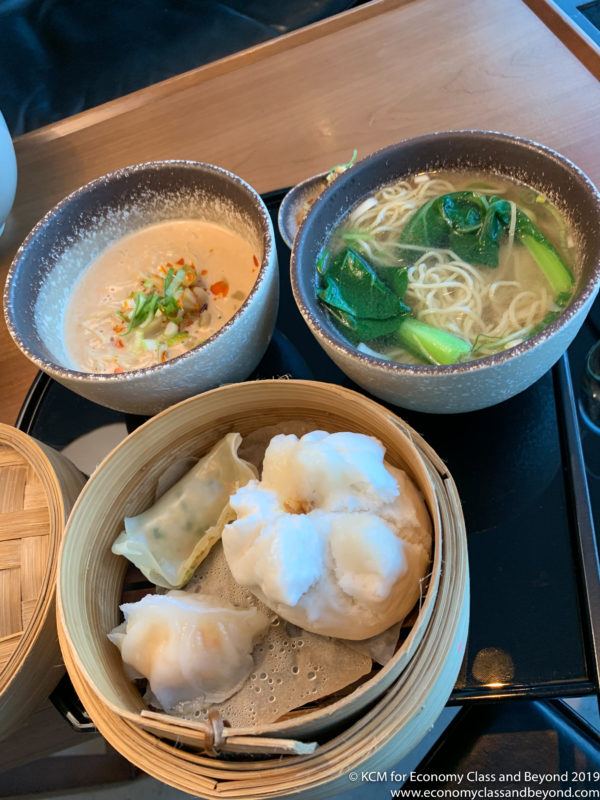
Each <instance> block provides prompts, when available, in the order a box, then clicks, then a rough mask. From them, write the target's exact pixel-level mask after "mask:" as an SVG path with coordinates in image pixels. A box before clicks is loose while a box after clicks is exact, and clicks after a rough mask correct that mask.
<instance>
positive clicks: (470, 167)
mask: <svg viewBox="0 0 600 800" xmlns="http://www.w3.org/2000/svg"><path fill="white" fill-rule="evenodd" d="M599 264H600V195H599V193H598V191H597V189H596V188H595V186H594V185H593V184H592V182H591V181H590V180H589V178H587V176H586V175H585V174H584V173H583V172H582V171H581V170H580V169H579V168H578V167H576V166H575V165H574V164H573V163H572V162H571V161H569V160H568V159H567V158H565V157H564V156H562V155H560V154H559V153H556V152H555V151H553V150H551V149H550V148H548V147H546V146H544V145H541V144H538V143H536V142H533V141H530V140H527V139H523V138H519V137H516V136H512V135H508V134H503V133H494V132H489V131H450V132H442V133H433V134H428V135H424V136H419V137H417V138H414V139H409V140H406V141H403V142H399V143H397V144H393V145H391V146H389V147H386V148H384V149H382V150H379V151H377V152H375V153H373V154H372V155H370V156H368V157H366V158H364V159H363V160H362V161H359V162H358V163H357V164H355V165H354V166H353V167H352V168H351V169H350V170H348V171H347V172H346V173H344V174H343V175H341V176H340V177H338V178H337V180H336V181H335V182H334V183H333V184H332V185H331V186H329V187H328V188H327V189H326V190H325V191H324V192H323V194H322V195H321V196H320V197H319V199H318V200H317V201H316V202H315V203H314V205H313V206H312V208H311V210H310V211H309V213H308V215H307V217H306V219H305V220H304V222H303V224H302V225H301V227H300V229H299V231H298V234H297V236H296V238H295V240H294V246H293V250H292V288H293V291H294V297H295V300H296V302H297V304H298V307H299V309H300V311H301V313H302V315H303V317H304V319H305V321H306V323H307V324H308V326H309V328H310V330H311V331H312V333H313V334H314V336H315V337H316V338H317V340H318V341H319V343H320V344H321V346H322V347H323V348H324V349H325V351H326V352H327V353H328V355H329V356H330V357H331V358H332V359H333V361H335V363H336V364H337V365H338V366H339V367H340V368H341V369H342V370H343V371H344V372H345V373H346V374H347V375H348V376H349V377H350V378H351V379H352V380H354V381H355V382H356V383H357V384H359V385H360V386H361V387H362V388H363V389H366V390H367V391H368V392H370V393H371V394H373V395H375V396H377V397H379V398H382V399H383V400H385V401H387V402H390V403H393V404H395V405H398V406H401V407H404V408H409V409H414V410H417V411H423V412H429V413H459V412H469V411H474V410H476V409H480V408H485V407H487V406H491V405H494V404H496V403H499V402H501V401H503V400H506V399H507V398H509V397H512V396H514V395H516V394H518V393H519V392H521V391H523V390H525V389H526V388H527V387H529V386H530V385H531V384H533V383H534V382H535V381H536V380H537V379H538V378H540V377H541V376H542V375H543V374H544V373H545V372H546V371H547V370H548V369H550V367H551V366H552V365H553V364H554V363H555V362H556V361H557V360H558V359H559V358H560V356H561V355H562V354H563V353H564V351H565V350H566V348H567V347H568V345H569V344H570V342H571V341H572V340H573V338H574V337H575V335H576V334H577V332H578V330H579V328H580V327H581V325H582V324H583V321H584V319H585V316H586V314H587V312H588V311H589V308H590V306H591V304H592V302H593V300H594V297H595V296H596V293H597V291H598V286H599V282H600V266H599Z"/></svg>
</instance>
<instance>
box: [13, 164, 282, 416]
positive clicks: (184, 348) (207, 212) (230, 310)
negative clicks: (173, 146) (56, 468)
mask: <svg viewBox="0 0 600 800" xmlns="http://www.w3.org/2000/svg"><path fill="white" fill-rule="evenodd" d="M278 297H279V284H278V267H277V254H276V250H275V246H274V240H273V226H272V223H271V220H270V217H269V214H268V212H267V209H266V207H265V205H264V204H263V202H262V200H261V198H260V196H259V195H258V194H257V193H256V192H255V191H254V189H252V188H251V187H250V186H249V185H248V184H247V183H246V182H245V181H243V180H242V179H241V178H239V177H237V176H236V175H234V174H232V173H231V172H228V171H227V170H225V169H222V168H220V167H217V166H213V165H210V164H203V163H199V162H193V161H158V162H150V163H144V164H137V165H133V166H128V167H124V168H122V169H119V170H117V171H115V172H112V173H110V174H108V175H104V176H102V177H99V178H97V179H95V180H93V181H92V182H91V183H88V184H86V185H85V186H83V187H81V188H80V189H77V190H76V191H75V192H73V193H72V194H70V195H69V196H68V197H66V198H65V199H64V200H62V201H61V202H60V203H58V205H57V206H55V207H54V208H53V209H52V210H51V211H49V212H48V214H46V216H45V217H43V219H42V220H41V221H40V222H39V223H38V224H37V225H36V226H35V227H34V228H33V230H32V231H31V233H30V234H29V235H28V236H27V238H26V239H25V241H24V242H23V244H22V245H21V247H20V248H19V250H18V252H17V254H16V256H15V259H14V261H13V264H12V266H11V269H10V271H9V275H8V279H7V283H6V289H5V294H4V310H5V316H6V321H7V325H8V328H9V331H10V333H11V335H12V337H13V339H14V340H15V342H16V343H17V345H18V346H19V347H20V349H21V350H22V352H23V353H24V354H25V355H26V356H27V357H28V358H29V359H31V360H32V361H33V362H34V363H35V364H36V365H37V366H38V367H39V368H40V369H42V370H43V371H44V372H46V373H48V374H49V375H51V376H52V377H53V378H55V379H56V380H57V381H58V382H60V383H62V384H63V385H65V386H67V387H68V388H69V389H72V390H73V391H74V392H77V393H78V394H80V395H83V396H84V397H87V398H88V399H90V400H93V401H95V402H97V403H100V404H102V405H105V406H108V407H110V408H114V409H117V410H120V411H124V412H127V413H135V414H145V415H151V414H154V413H157V412H158V411H160V410H162V409H164V408H166V407H167V406H169V405H171V404H172V403H174V402H177V401H179V400H182V399H184V398H186V397H189V396H191V395H194V394H197V393H198V392H201V391H204V390H206V389H210V388H213V387H215V386H219V385H221V384H223V383H230V382H234V381H239V380H243V379H245V378H246V377H248V375H249V374H250V373H251V372H252V370H253V369H254V368H255V367H256V365H257V364H258V362H259V361H260V359H261V358H262V356H263V354H264V352H265V350H266V348H267V345H268V343H269V341H270V338H271V335H272V332H273V327H274V324H275V317H276V313H277V305H278Z"/></svg>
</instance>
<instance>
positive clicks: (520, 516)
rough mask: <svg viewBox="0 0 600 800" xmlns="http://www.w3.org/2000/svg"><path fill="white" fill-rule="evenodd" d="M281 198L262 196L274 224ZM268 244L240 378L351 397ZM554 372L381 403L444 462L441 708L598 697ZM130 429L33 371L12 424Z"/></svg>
mask: <svg viewBox="0 0 600 800" xmlns="http://www.w3.org/2000/svg"><path fill="white" fill-rule="evenodd" d="M282 196H283V194H282V193H281V192H278V193H272V194H271V195H267V196H266V197H265V200H266V201H267V204H268V206H269V209H270V211H271V214H272V216H273V219H274V221H275V227H276V215H277V209H278V205H279V202H280V201H281V198H282ZM277 240H278V241H277V246H278V253H279V260H280V271H281V278H282V281H281V284H282V285H281V305H280V311H279V317H278V322H277V330H276V333H275V336H274V338H273V341H272V343H271V345H270V346H269V349H268V351H267V353H266V355H265V357H264V359H263V361H262V362H261V364H260V365H259V367H258V368H257V370H256V372H255V373H254V375H253V376H251V377H253V378H270V377H277V376H280V375H289V376H292V377H295V378H308V379H315V380H322V381H328V382H333V383H339V384H341V385H344V386H347V387H349V388H352V389H356V390H358V391H362V390H360V389H359V387H357V386H356V385H355V384H353V383H352V382H351V381H350V380H349V379H348V378H347V377H346V376H345V375H344V374H343V373H342V372H341V371H340V370H339V369H338V368H337V367H336V366H335V365H334V364H333V362H331V360H330V359H329V358H328V357H327V356H326V355H325V353H324V351H323V350H322V349H321V348H320V346H319V345H318V344H317V342H316V341H315V340H314V338H313V337H312V335H311V333H310V332H309V330H308V328H307V326H306V325H305V323H304V321H303V320H302V318H301V317H300V314H299V312H298V310H297V308H296V305H295V303H294V300H293V297H292V293H291V289H290V283H289V270H288V265H289V251H288V249H287V247H286V246H285V245H284V244H283V242H282V241H281V240H280V239H279V235H278V234H277ZM597 305H598V304H597ZM594 313H597V307H596V309H595V311H594ZM594 336H595V337H596V338H597V336H598V332H597V331H596V332H594V329H593V323H592V322H590V323H586V326H585V328H584V330H583V331H582V333H581V334H580V335H579V336H578V338H577V340H576V342H575V343H574V345H573V346H572V348H571V351H570V352H572V353H573V354H574V357H573V361H574V363H575V364H576V366H577V369H574V377H575V385H576V386H577V381H578V379H579V373H578V371H577V370H578V369H579V365H580V363H582V358H583V355H582V354H583V353H584V352H585V349H586V347H587V344H588V341H589V343H590V344H591V343H592V342H593V341H594V340H595V339H594ZM590 339H591V341H590ZM309 365H310V366H309ZM566 365H567V361H566V360H565V359H563V360H562V361H561V362H559V365H557V367H555V368H554V369H553V370H552V371H551V372H549V373H547V374H546V375H544V376H543V377H542V378H541V379H540V380H539V381H537V383H535V384H534V385H533V386H532V387H531V388H530V389H528V390H527V391H525V392H523V393H521V394H520V395H518V396H517V397H515V398H512V399H511V400H508V401H506V402H504V403H502V404H500V405H497V406H495V407H493V408H489V409H484V410H482V411H477V412H473V413H470V414H458V415H448V416H445V415H429V414H420V413H416V412H409V411H405V410H403V409H398V408H394V407H392V406H390V408H392V410H393V411H395V412H396V413H398V414H399V415H400V416H401V417H403V418H404V419H405V420H406V421H407V422H408V423H409V424H410V425H411V426H412V427H414V428H415V429H416V430H417V431H418V432H419V433H421V434H422V435H423V437H424V438H425V439H426V440H427V441H428V442H429V443H430V444H431V445H432V447H433V448H434V449H435V450H436V451H437V453H438V454H439V455H440V456H441V458H442V459H443V460H444V461H445V462H446V463H447V464H448V467H449V469H450V471H451V472H452V475H453V477H454V479H455V481H456V484H457V486H458V490H459V493H460V496H461V501H462V503H463V509H464V514H465V519H466V526H467V536H468V547H469V561H470V576H471V621H470V631H469V640H468V645H467V648H466V656H465V661H464V664H463V668H462V672H461V674H460V676H459V680H458V682H457V685H456V687H455V690H454V692H453V695H452V698H451V701H452V702H461V703H463V702H465V701H470V700H478V699H492V698H494V699H496V698H508V697H515V696H527V697H546V696H568V695H577V694H587V693H591V692H594V691H596V690H597V675H596V669H597V664H596V652H595V649H594V638H593V635H592V634H593V632H594V626H595V624H596V622H597V616H598V614H599V613H600V609H598V608H597V602H596V601H597V600H598V598H597V596H596V594H595V590H596V588H597V581H598V574H597V564H592V565H591V572H590V564H589V563H588V578H587V580H584V577H585V576H584V574H583V571H582V542H581V536H580V534H581V529H582V527H583V528H584V529H585V530H584V533H585V534H586V535H587V537H588V540H589V538H590V536H591V537H592V538H593V529H592V530H591V531H590V524H589V523H590V521H591V513H590V507H589V503H587V494H586V487H585V479H584V474H585V473H584V471H583V469H582V468H581V469H580V470H579V471H578V469H577V462H576V459H575V462H573V460H572V458H571V456H572V455H573V453H574V452H575V451H576V450H577V448H578V446H579V444H580V442H579V434H578V428H577V419H576V411H575V406H574V404H573V401H572V392H571V387H570V385H569V372H568V369H567V367H566ZM140 421H142V418H140V417H131V416H126V415H123V414H120V413H119V412H115V411H110V410H108V409H105V408H102V407H100V406H98V405H95V404H93V403H90V402H89V401H87V400H84V399H83V398H81V397H79V396H77V395H75V394H73V393H72V392H70V391H69V390H67V389H65V388H63V387H62V386H60V385H58V384H57V383H55V382H54V381H52V380H51V379H49V378H47V376H45V375H40V376H39V377H38V379H37V381H36V383H35V384H34V386H33V387H32V390H31V392H30V394H29V397H28V399H27V401H26V403H25V405H24V407H23V410H22V413H21V416H20V419H19V422H18V425H19V427H21V428H23V429H24V430H26V431H27V432H28V433H30V434H31V435H33V436H35V437H36V438H38V439H40V440H42V441H44V442H46V443H48V444H50V445H52V446H54V447H56V448H58V449H62V448H64V447H65V446H66V445H68V444H70V443H71V442H72V441H73V440H75V439H77V438H78V437H81V436H82V435H83V434H85V433H88V432H90V431H93V430H94V429H96V428H98V427H100V426H105V425H111V424H114V423H121V424H122V423H125V425H126V427H127V430H133V429H134V428H135V427H136V426H137V425H138V424H139V422H140ZM123 431H124V432H125V429H123ZM584 444H586V451H585V452H586V459H587V457H588V455H589V454H590V453H592V456H590V462H589V463H590V464H591V466H590V467H589V469H591V470H592V474H590V475H589V477H590V478H591V480H590V489H591V490H592V506H593V508H594V513H595V514H596V516H598V513H599V510H600V457H599V454H598V451H599V450H600V447H598V445H599V444H600V439H599V437H597V436H594V434H592V433H589V434H588V432H587V430H586V431H585V433H584ZM594 457H595V461H594ZM580 466H581V465H580ZM578 489H579V492H578V491H577V490H578ZM578 496H579V500H577V497H578ZM581 498H583V502H582V499H581ZM582 519H583V526H582ZM586 524H587V528H586ZM587 544H588V547H589V546H590V541H588V543H587ZM592 550H593V548H592ZM588 560H589V559H588ZM590 576H591V577H590ZM590 581H591V585H590Z"/></svg>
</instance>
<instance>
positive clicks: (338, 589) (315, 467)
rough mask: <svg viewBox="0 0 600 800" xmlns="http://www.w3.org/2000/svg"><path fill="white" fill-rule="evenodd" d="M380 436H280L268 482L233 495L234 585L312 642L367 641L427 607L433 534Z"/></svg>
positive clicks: (266, 471) (230, 548) (230, 543)
mask: <svg viewBox="0 0 600 800" xmlns="http://www.w3.org/2000/svg"><path fill="white" fill-rule="evenodd" d="M384 456H385V449H384V447H383V445H382V444H381V442H379V441H378V440H377V439H375V438H374V437H371V436H365V435H363V434H358V433H347V432H340V433H331V434H330V433H327V432H325V431H311V432H310V433H307V434H306V435H304V436H303V437H302V438H300V439H298V437H297V436H295V435H294V434H292V435H283V434H280V435H278V436H275V437H274V438H273V439H272V440H271V442H270V444H269V446H268V448H267V451H266V453H265V457H264V462H263V473H262V479H261V480H260V481H257V480H251V481H249V482H248V483H247V484H246V486H244V487H241V488H240V489H238V490H237V492H236V493H235V494H234V495H232V497H231V499H230V505H231V507H232V508H233V509H234V511H235V512H236V515H237V519H236V520H235V521H234V522H231V523H229V524H228V525H226V526H225V528H224V529H223V548H224V552H225V556H226V558H227V563H228V564H229V567H230V569H231V572H232V574H233V576H234V578H235V579H236V580H237V581H238V583H240V584H241V585H242V586H245V587H246V588H248V589H250V590H251V591H252V592H253V593H254V594H255V595H256V596H257V597H258V598H259V599H260V600H261V601H262V602H263V603H265V604H266V605H267V606H269V608H272V609H273V610H274V611H275V612H276V613H277V614H279V615H280V616H281V617H283V618H284V619H286V620H288V621H289V622H292V623H293V624H295V625H299V626H300V627H301V628H304V629H305V630H308V631H311V632H312V633H320V634H323V635H326V636H335V637H340V638H343V639H367V638H369V637H371V636H375V635H377V634H379V633H382V632H383V631H384V630H386V629H387V628H389V627H391V626H392V625H394V624H395V623H397V622H400V621H401V620H402V619H404V617H405V616H406V615H407V614H408V613H409V612H410V611H411V609H412V607H413V606H414V605H415V603H416V602H417V601H418V599H419V596H420V589H421V579H422V578H423V577H424V576H425V575H426V574H427V572H428V569H429V564H430V560H431V549H432V528H431V521H430V518H429V514H428V511H427V508H426V505H425V502H424V500H423V498H422V496H421V494H420V492H419V490H418V489H417V487H416V486H415V484H414V483H413V482H412V480H411V479H410V477H409V476H408V475H407V474H406V472H404V470H401V469H397V468H395V467H393V466H391V465H389V464H387V463H386V462H385V461H384Z"/></svg>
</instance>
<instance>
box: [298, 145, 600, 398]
mask: <svg viewBox="0 0 600 800" xmlns="http://www.w3.org/2000/svg"><path fill="white" fill-rule="evenodd" d="M455 169H473V170H478V171H485V172H492V173H495V174H501V175H505V176H507V177H512V178H515V179H517V180H519V181H521V182H523V183H526V184H528V185H529V186H531V187H533V188H534V189H536V190H537V191H539V192H541V193H543V194H544V195H546V196H547V197H548V198H549V199H550V200H552V201H553V202H554V204H555V205H556V206H557V207H558V209H559V210H560V211H562V213H563V214H564V215H565V216H566V217H567V219H568V220H569V222H570V224H571V226H572V230H573V234H574V237H575V241H576V243H577V249H578V259H577V261H578V263H577V265H576V272H577V287H576V290H575V294H574V299H573V300H572V302H571V303H570V305H569V306H568V307H567V308H566V310H565V311H564V312H563V313H562V314H561V315H560V316H559V317H558V319H557V320H556V321H555V322H553V323H552V324H551V325H549V326H548V327H546V328H545V329H544V330H542V331H541V332H540V333H538V334H537V335H535V336H533V337H531V338H530V339H528V340H526V341H524V342H523V343H521V344H519V345H517V346H515V347H513V348H511V349H509V350H506V351H504V352H502V353H500V354H497V355H494V356H488V357H486V358H482V359H479V360H476V361H469V362H466V363H463V364H456V365H450V366H413V365H408V364H400V363H395V362H391V361H385V360H383V359H381V358H377V357H375V356H371V355H366V354H364V353H362V352H359V351H358V350H357V349H356V348H355V347H353V346H352V345H351V344H349V343H348V342H347V341H346V340H345V339H344V338H343V337H342V336H341V334H340V333H338V331H337V329H336V328H335V327H334V326H333V324H332V323H331V321H330V320H329V318H328V315H327V313H326V312H325V311H324V310H323V308H322V307H321V305H320V304H319V303H318V301H317V297H316V289H317V286H316V277H317V276H316V269H315V264H316V261H317V257H318V255H319V252H320V251H321V249H322V248H323V246H324V244H325V243H326V242H327V240H328V237H329V235H330V234H331V232H332V230H333V229H334V228H335V227H336V225H337V224H339V222H340V221H341V219H342V217H343V216H344V215H345V214H346V212H348V211H349V209H351V208H352V207H353V206H354V205H356V204H357V203H358V202H359V201H360V200H362V199H364V198H365V197H368V196H369V195H370V194H372V193H373V192H374V191H375V190H377V189H378V188H379V187H380V186H382V185H384V184H389V183H392V182H394V181H396V180H398V179H400V178H404V177H406V176H407V175H410V174H414V173H420V172H430V171H432V170H455ZM599 283H600V195H599V193H598V191H597V189H596V188H595V187H594V185H593V184H592V183H591V182H590V180H589V179H588V178H587V177H586V176H585V175H584V174H583V173H582V172H581V170H579V169H578V168H577V167H576V166H575V165H574V164H572V163H571V162H570V161H569V160H568V159H566V158H564V157H563V156H561V155H559V154H558V153H556V152H554V151H553V150H551V149H549V148H547V147H544V146H543V145H540V144H537V143H536V142H532V141H529V140H527V139H521V138H518V137H515V136H509V135H507V134H502V133H493V132H489V131H450V132H443V133H434V134H429V135H426V136H420V137H417V138H415V139H409V140H406V141H403V142H399V143H398V144H394V145H391V146H390V147H386V148H384V149H383V150H379V151H377V152H376V153H373V154H372V155H370V156H368V157H367V158H365V159H363V160H362V161H360V162H359V163H357V164H355V165H354V167H353V168H352V169H351V170H349V171H348V172H347V173H345V174H343V175H341V176H340V177H338V179H337V180H336V181H335V182H334V183H333V184H332V185H331V186H330V187H329V188H327V189H326V190H325V191H324V192H323V194H322V195H321V196H320V197H319V199H318V200H316V202H315V203H314V205H313V206H312V208H311V210H310V211H309V213H308V215H307V217H306V219H305V220H304V222H303V223H302V225H301V227H300V230H299V231H298V235H297V236H296V238H295V240H294V247H293V250H292V288H293V291H294V297H295V299H296V302H297V304H298V307H299V309H300V311H301V313H302V315H303V317H304V319H305V320H306V323H307V324H308V326H309V328H310V329H311V331H312V333H313V334H314V336H315V337H316V338H317V340H318V341H319V343H320V344H321V345H322V347H323V348H324V349H325V351H326V352H327V353H328V354H329V356H330V357H331V358H332V359H333V361H335V363H336V364H337V365H338V366H339V367H340V369H342V370H343V371H344V372H345V373H346V374H347V375H348V376H349V377H350V378H352V380H354V381H355V382H356V383H358V384H359V385H360V386H362V387H363V388H364V389H366V390H367V391H369V392H370V393H371V394H373V395H375V396H376V397H380V398H382V399H383V400H386V401H388V402H391V403H394V404H395V405H398V406H401V407H403V408H410V409H415V410H417V411H425V412H431V413H459V412H464V411H474V410H475V409H479V408H485V407H487V406H491V405H494V404H495V403H499V402H501V401H502V400H506V399H507V398H509V397H512V396H513V395H516V394H518V393H519V392H521V391H523V390H524V389H526V388H527V387H528V386H530V385H531V384H532V383H534V381H536V380H537V379H538V378H540V377H541V376H542V375H543V374H544V373H545V372H546V371H547V370H548V369H550V367H551V366H552V365H553V364H554V363H555V362H556V361H557V360H558V359H559V358H560V356H561V355H562V354H563V353H564V351H565V350H566V348H567V347H568V346H569V344H570V342H571V341H572V340H573V338H574V337H575V335H576V333H577V331H578V330H579V328H580V327H581V325H582V324H583V321H584V319H585V317H586V314H587V312H588V311H589V308H590V306H591V304H592V302H593V300H594V297H595V296H596V293H597V291H598V286H599Z"/></svg>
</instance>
